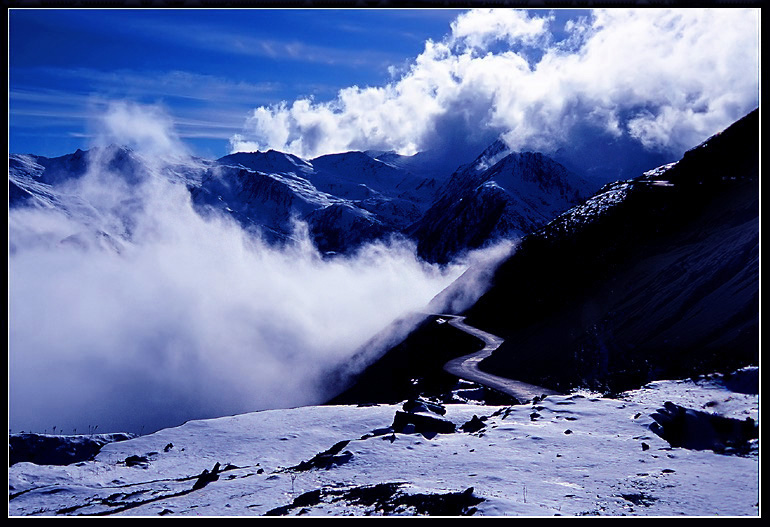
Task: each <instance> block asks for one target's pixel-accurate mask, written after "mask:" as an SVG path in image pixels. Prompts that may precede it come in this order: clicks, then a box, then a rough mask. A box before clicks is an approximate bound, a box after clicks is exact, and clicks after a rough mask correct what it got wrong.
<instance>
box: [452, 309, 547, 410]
mask: <svg viewBox="0 0 770 527" xmlns="http://www.w3.org/2000/svg"><path fill="white" fill-rule="evenodd" d="M437 316H439V317H441V318H439V319H438V320H439V321H440V320H442V319H444V320H445V321H446V322H447V323H449V324H451V325H452V326H454V327H456V328H457V329H459V330H460V331H464V332H465V333H468V334H469V335H473V336H474V337H477V338H479V339H481V340H482V341H483V342H484V343H485V346H484V348H483V349H482V350H480V351H478V352H476V353H471V354H470V355H463V356H462V357H457V358H456V359H452V360H450V361H449V362H447V363H446V364H444V371H446V372H447V373H451V374H452V375H455V376H457V377H460V378H461V379H465V380H468V381H471V382H475V383H478V384H481V385H483V386H486V387H488V388H492V389H493V390H497V391H498V392H502V393H505V394H508V395H510V396H512V397H515V398H516V399H517V400H519V401H520V402H525V401H531V400H532V399H534V398H535V397H542V396H543V395H559V392H555V391H553V390H549V389H548V388H543V387H542V386H535V385H534V384H527V383H525V382H521V381H516V380H513V379H508V378H505V377H498V376H497V375H492V374H491V373H486V372H483V371H481V370H480V369H479V363H480V362H481V361H482V360H484V359H486V358H487V357H489V356H490V355H491V354H492V352H493V351H494V350H496V349H497V348H498V347H500V344H502V343H503V339H501V338H500V337H498V336H496V335H492V334H491V333H487V332H486V331H482V330H480V329H478V328H474V327H473V326H469V325H468V324H466V323H465V317H460V316H457V315H437Z"/></svg>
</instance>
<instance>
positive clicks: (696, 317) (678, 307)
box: [466, 110, 759, 391]
mask: <svg viewBox="0 0 770 527" xmlns="http://www.w3.org/2000/svg"><path fill="white" fill-rule="evenodd" d="M758 138H759V116H758V110H755V111H754V112H752V113H751V114H749V115H748V116H746V117H744V118H743V119H741V120H740V121H738V122H737V123H735V124H734V125H732V126H731V127H730V128H728V129H727V130H725V131H724V132H722V133H720V134H717V135H715V136H713V137H712V138H710V139H709V140H708V141H706V142H704V143H703V144H702V145H699V146H698V147H696V148H694V149H692V150H690V151H688V152H687V153H686V154H685V155H684V157H683V158H682V160H680V161H679V162H678V163H677V164H676V165H674V166H668V167H665V168H661V169H660V170H656V171H651V172H648V173H647V174H645V175H644V176H640V177H639V178H636V179H635V180H632V181H629V182H618V183H614V184H611V185H608V186H606V187H605V188H603V189H602V190H601V191H600V192H599V193H598V194H597V195H596V196H594V197H593V198H592V199H591V200H589V201H588V202H587V203H586V204H585V205H582V206H580V207H576V208H575V209H572V210H571V211H569V212H567V213H565V214H563V215H562V216H560V217H559V218H557V219H556V220H555V221H553V222H551V223H550V224H549V225H548V226H547V227H545V228H544V229H542V230H541V231H539V232H537V233H536V234H533V235H530V236H528V237H526V238H525V239H524V240H523V241H522V244H521V246H520V247H519V249H518V251H517V252H516V253H515V254H514V255H513V256H512V257H511V258H510V259H509V260H507V261H506V262H505V263H503V264H502V265H501V266H500V267H499V269H498V271H497V273H496V274H495V277H494V285H493V287H492V288H491V289H490V290H489V291H488V292H487V293H486V294H485V295H484V296H483V297H481V299H480V300H479V301H478V302H477V303H476V304H475V305H474V306H473V307H471V308H470V309H469V310H468V311H467V312H466V314H467V315H468V319H467V322H468V323H469V324H472V325H476V326H478V327H480V328H482V329H484V330H486V331H490V332H492V333H495V334H497V335H500V336H502V337H503V338H505V339H506V341H505V343H504V344H503V345H502V346H501V347H500V348H499V349H498V350H497V351H496V352H495V353H494V354H493V355H492V356H491V357H490V358H489V359H487V360H486V361H484V362H482V365H481V367H482V368H483V369H485V370H487V371H489V372H491V373H496V374H498V375H504V376H509V377H513V378H516V379H520V380H523V381H525V382H531V383H534V384H539V385H543V386H548V387H550V388H554V389H558V390H566V389H569V388H575V387H579V386H585V387H589V388H592V389H599V390H605V391H618V390H624V389H627V388H631V387H635V386H638V385H640V384H644V383H645V382H647V381H650V380H653V379H661V378H678V377H681V376H687V375H693V374H698V373H706V372H709V371H719V370H724V369H728V368H736V367H740V366H744V365H748V364H757V362H758V358H759V331H758V324H759V169H758V161H759V139H758Z"/></svg>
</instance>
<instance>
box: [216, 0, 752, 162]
mask: <svg viewBox="0 0 770 527" xmlns="http://www.w3.org/2000/svg"><path fill="white" fill-rule="evenodd" d="M556 24H557V17H556V16H554V14H553V13H552V12H548V11H526V10H525V11H517V10H504V9H493V10H472V11H468V12H466V13H463V14H461V15H460V16H458V18H457V19H456V20H455V21H454V22H453V23H452V24H451V32H450V33H449V34H448V35H447V36H446V37H445V38H444V39H443V40H441V41H431V40H429V41H427V42H426V43H425V48H424V51H423V52H422V53H421V54H420V55H419V56H417V57H416V58H415V59H414V61H413V62H412V63H411V64H410V66H409V67H408V68H406V69H405V70H404V71H403V73H402V74H401V75H400V77H398V78H396V79H394V80H393V81H392V82H390V83H388V84H386V85H384V86H371V87H364V88H361V87H358V86H352V87H348V88H345V89H342V90H340V91H339V92H338V94H337V97H336V98H334V99H333V100H326V101H316V100H314V99H312V98H304V99H300V100H296V101H293V102H283V103H280V104H275V105H272V106H261V107H259V108H256V109H255V110H254V111H253V112H252V114H251V115H250V116H249V117H248V119H247V121H246V123H245V126H244V130H243V132H242V133H241V134H238V135H236V136H234V137H232V138H231V148H232V150H233V151H242V150H256V149H260V150H265V149H268V148H273V149H277V150H282V151H289V152H292V153H295V154H297V155H300V156H304V157H314V156H317V155H321V154H325V153H331V152H339V151H346V150H364V149H394V150H397V151H399V152H401V153H404V154H410V153H414V152H416V151H419V150H426V149H431V148H432V149H441V148H444V149H452V148H456V146H457V145H458V144H461V143H473V142H475V141H483V140H484V139H485V138H488V137H490V136H497V135H501V134H502V135H503V136H504V138H505V139H506V140H507V141H508V143H509V144H510V146H512V147H513V148H518V149H525V148H527V149H537V150H544V151H549V150H552V149H555V148H557V147H558V146H559V145H560V144H563V143H564V142H565V141H568V140H569V137H570V133H571V132H572V130H573V129H574V127H575V125H577V124H590V125H594V126H599V127H600V128H602V129H604V130H605V131H606V132H607V133H609V134H613V135H615V136H619V135H622V134H625V135H627V136H628V137H631V138H634V139H635V140H638V141H640V142H641V143H642V144H643V145H644V146H645V147H646V148H649V149H656V150H661V151H670V152H677V153H681V151H683V150H684V149H687V148H689V147H692V146H694V145H695V144H697V143H698V142H699V141H702V140H703V139H705V138H706V137H708V136H709V135H711V134H713V133H715V132H717V131H719V130H721V129H722V128H724V127H725V126H727V125H729V124H730V123H731V122H733V121H734V120H736V119H738V118H740V117H742V116H743V115H745V114H746V113H748V112H749V111H750V110H752V109H753V108H754V107H756V106H757V105H758V101H759V93H758V91H759V90H758V86H759V11H758V10H757V9H639V10H635V9H610V10H596V11H591V12H587V15H586V17H585V18H584V19H576V20H572V21H570V22H568V23H567V24H566V25H565V27H564V32H565V33H566V36H564V37H560V38H556V36H555V35H556V29H557V27H556Z"/></svg>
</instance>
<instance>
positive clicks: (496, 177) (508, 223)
mask: <svg viewBox="0 0 770 527" xmlns="http://www.w3.org/2000/svg"><path fill="white" fill-rule="evenodd" d="M591 190H592V187H591V185H590V184H589V183H588V182H587V181H585V180H583V179H582V178H581V177H579V176H577V175H576V174H574V173H571V172H569V171H568V170H567V169H565V168H564V167H563V166H561V165H559V164H558V163H556V162H555V161H553V160H552V159H551V158H549V157H548V156H545V155H543V154H540V153H535V152H512V151H511V150H510V149H509V148H508V147H507V146H506V145H505V144H504V143H503V142H501V141H497V142H495V143H493V144H492V145H491V146H490V147H489V148H487V149H486V150H485V151H484V152H483V153H482V154H481V155H480V156H479V157H478V158H477V159H475V160H474V161H473V162H472V163H470V164H468V165H465V166H463V167H461V168H460V169H458V170H457V171H456V172H455V173H454V174H453V175H452V177H451V179H450V180H449V182H448V183H447V185H446V186H445V187H444V188H443V189H442V190H441V192H440V194H439V196H438V198H437V199H436V201H435V202H434V203H433V205H432V206H431V208H430V209H429V210H428V211H427V212H426V213H425V215H424V216H423V217H422V218H420V219H419V220H418V221H417V222H415V223H414V224H412V225H411V226H410V227H409V228H408V229H407V231H406V232H407V233H408V234H409V235H410V237H412V238H413V239H415V240H417V242H418V251H419V254H420V255H421V256H422V257H423V258H425V259H427V260H430V261H439V262H447V261H449V260H450V259H451V258H452V257H453V256H455V255H457V254H459V253H462V252H463V251H465V250H467V249H473V248H478V247H481V246H483V245H484V244H486V243H488V242H489V241H490V240H495V239H499V238H518V237H521V236H524V235H525V234H528V233H530V232H533V231H535V230H537V229H538V228H539V227H541V226H543V225H544V224H546V223H547V222H548V221H550V220H551V219H553V218H554V217H556V216H557V215H558V214H559V213H561V212H563V211H565V210H567V209H569V208H570V207H572V206H574V205H577V204H578V203H581V202H582V201H583V200H584V199H586V198H587V197H588V196H589V195H590V192H591Z"/></svg>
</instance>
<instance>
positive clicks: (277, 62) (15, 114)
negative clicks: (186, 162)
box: [9, 9, 458, 156]
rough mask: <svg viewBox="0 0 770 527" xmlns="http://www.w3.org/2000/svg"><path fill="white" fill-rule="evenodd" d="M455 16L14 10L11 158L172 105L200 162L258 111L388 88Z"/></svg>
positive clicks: (46, 150) (67, 144) (80, 142)
mask: <svg viewBox="0 0 770 527" xmlns="http://www.w3.org/2000/svg"><path fill="white" fill-rule="evenodd" d="M457 13H458V12H457V11H454V10H406V11H400V10H377V11H376V12H374V11H371V10H369V11H367V10H307V11H304V10H291V11H289V10H271V9H266V10H229V9H223V10H199V9H191V10H176V9H171V10H157V9H147V10H139V9H131V10H86V9H83V10H80V9H63V10H40V9H34V10H32V9H31V10H11V11H10V15H9V18H10V20H9V25H10V29H9V57H10V60H9V78H10V85H9V86H10V118H9V132H10V139H9V142H10V145H9V146H10V151H11V152H15V153H37V154H40V155H48V156H53V155H62V154H65V153H69V152H72V151H74V150H75V149H76V148H79V147H83V146H84V145H87V143H88V135H89V134H90V132H89V130H90V125H89V120H90V119H91V118H92V117H93V115H94V113H98V108H99V107H100V104H101V103H102V102H103V101H106V100H116V99H120V100H130V101H134V102H138V103H143V104H160V105H162V106H163V107H164V108H165V109H166V110H167V111H168V112H169V113H170V114H171V115H172V116H173V119H174V122H175V125H176V129H177V132H178V133H179V134H180V135H181V137H182V139H183V140H184V141H185V142H186V143H188V144H189V145H191V147H192V148H193V149H194V150H196V152H197V153H199V154H201V155H209V156H221V155H225V154H227V153H228V138H229V137H230V136H231V135H232V134H233V133H235V132H238V131H239V130H240V129H241V128H242V126H243V124H244V120H245V119H246V116H247V114H248V112H249V111H250V110H251V109H253V108H254V107H256V106H259V105H264V104H273V103H276V102H279V101H281V100H292V99H295V98H297V97H302V96H308V95H312V96H314V97H316V98H318V99H327V98H331V97H333V96H334V95H335V93H336V92H337V90H339V89H340V88H343V87H345V86H350V85H359V86H367V85H373V84H382V83H384V82H387V80H388V78H389V73H388V67H389V66H396V67H398V66H401V65H403V64H404V63H405V61H407V60H408V59H410V58H413V57H415V56H416V55H418V54H419V53H420V52H421V51H422V50H423V47H424V42H425V40H426V39H428V38H433V39H439V38H441V37H442V36H443V35H444V34H446V33H447V32H448V30H449V23H450V21H451V20H452V19H453V18H455V17H456V16H457Z"/></svg>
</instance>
